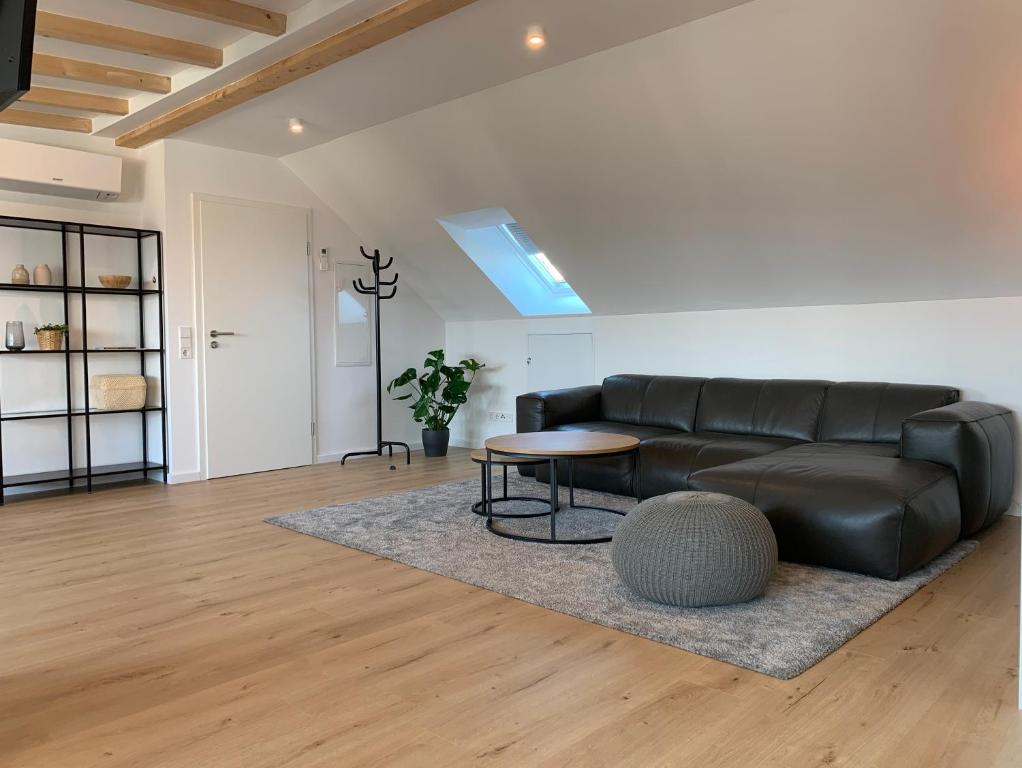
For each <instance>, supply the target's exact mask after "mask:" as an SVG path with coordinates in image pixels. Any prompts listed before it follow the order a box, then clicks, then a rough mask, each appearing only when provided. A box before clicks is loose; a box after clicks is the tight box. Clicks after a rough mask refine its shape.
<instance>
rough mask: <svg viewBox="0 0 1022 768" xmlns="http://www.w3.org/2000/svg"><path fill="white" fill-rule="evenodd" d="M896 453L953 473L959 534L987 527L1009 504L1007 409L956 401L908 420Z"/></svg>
mask: <svg viewBox="0 0 1022 768" xmlns="http://www.w3.org/2000/svg"><path fill="white" fill-rule="evenodd" d="M901 455H902V457H904V458H906V459H922V460H924V461H932V462H934V463H937V464H943V465H945V466H948V467H952V468H953V469H954V470H955V473H956V474H957V475H958V495H959V497H960V500H961V507H962V535H963V536H967V535H970V534H973V533H975V532H976V531H978V530H980V529H982V528H985V527H986V526H988V525H990V524H991V523H992V522H993V521H994V520H996V519H997V518H998V517H1000V515H1002V514H1003V513H1004V512H1005V511H1007V509H1008V508H1009V506H1011V494H1012V490H1013V489H1014V484H1015V429H1014V418H1013V414H1012V412H1011V411H1010V410H1008V409H1007V408H1002V407H1001V406H999V405H991V404H990V403H978V402H961V403H954V404H953V405H946V406H944V407H943V408H934V409H932V410H929V411H923V412H922V413H917V414H915V415H914V416H910V417H909V418H908V419H906V420H905V421H904V423H903V424H902V429H901Z"/></svg>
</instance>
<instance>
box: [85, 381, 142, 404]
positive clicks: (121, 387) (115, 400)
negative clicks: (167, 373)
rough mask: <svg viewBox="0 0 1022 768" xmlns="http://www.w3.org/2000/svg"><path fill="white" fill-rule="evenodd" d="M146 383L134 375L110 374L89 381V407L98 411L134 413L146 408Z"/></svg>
mask: <svg viewBox="0 0 1022 768" xmlns="http://www.w3.org/2000/svg"><path fill="white" fill-rule="evenodd" d="M145 401H146V381H145V377H144V376H138V375H136V374H132V373H110V374H104V375H102V376H93V377H92V378H91V379H90V380H89V405H90V406H91V407H92V408H95V409H96V410H98V411H134V410H138V409H139V408H144V407H145Z"/></svg>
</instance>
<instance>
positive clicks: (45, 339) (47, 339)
mask: <svg viewBox="0 0 1022 768" xmlns="http://www.w3.org/2000/svg"><path fill="white" fill-rule="evenodd" d="M66 335H67V326H66V325H64V324H63V323H47V324H46V325H40V326H37V327H36V329H35V337H36V340H37V341H38V342H39V349H43V350H48V351H53V350H56V349H61V348H62V347H63V345H64V337H65V336H66Z"/></svg>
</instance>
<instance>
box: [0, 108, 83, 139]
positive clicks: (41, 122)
mask: <svg viewBox="0 0 1022 768" xmlns="http://www.w3.org/2000/svg"><path fill="white" fill-rule="evenodd" d="M0 123H7V124H8V125H27V126H30V127H32V128H55V129H56V130H58V131H74V132H75V133H92V120H91V119H89V118H88V117H69V116H68V115H58V114H55V113H53V112H33V111H30V110H27V109H13V108H11V107H8V108H7V109H5V110H4V111H3V112H0Z"/></svg>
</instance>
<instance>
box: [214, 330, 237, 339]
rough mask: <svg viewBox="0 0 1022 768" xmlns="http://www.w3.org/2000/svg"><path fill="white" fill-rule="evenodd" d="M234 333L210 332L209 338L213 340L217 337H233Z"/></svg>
mask: <svg viewBox="0 0 1022 768" xmlns="http://www.w3.org/2000/svg"><path fill="white" fill-rule="evenodd" d="M233 335H234V331H210V332H209V338H211V339H215V338H216V337H217V336H233Z"/></svg>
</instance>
